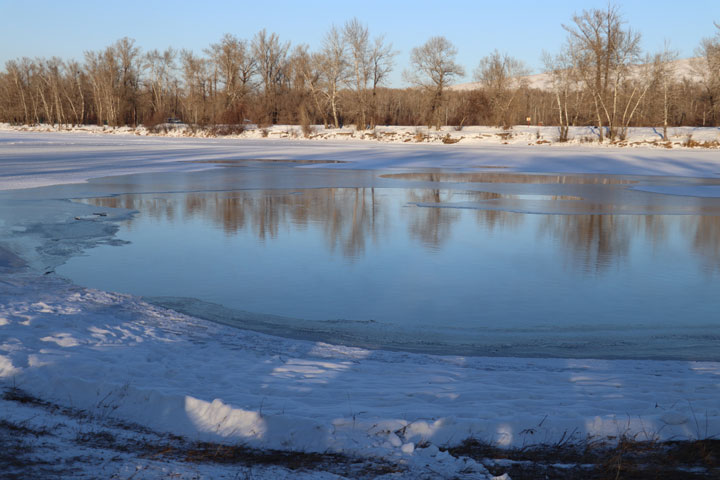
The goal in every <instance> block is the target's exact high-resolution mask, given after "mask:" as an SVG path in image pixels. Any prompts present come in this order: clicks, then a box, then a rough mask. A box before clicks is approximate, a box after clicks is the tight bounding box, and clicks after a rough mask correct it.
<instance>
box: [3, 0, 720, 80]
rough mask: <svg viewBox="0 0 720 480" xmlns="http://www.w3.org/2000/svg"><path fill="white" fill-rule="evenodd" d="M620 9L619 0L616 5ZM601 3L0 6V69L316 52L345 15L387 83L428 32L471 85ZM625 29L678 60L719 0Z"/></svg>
mask: <svg viewBox="0 0 720 480" xmlns="http://www.w3.org/2000/svg"><path fill="white" fill-rule="evenodd" d="M618 4H620V2H618ZM605 5H607V4H606V2H604V1H581V0H576V1H568V0H545V1H542V2H540V1H529V0H514V1H511V2H504V1H497V0H495V1H484V0H475V1H458V0H456V1H450V2H443V1H441V0H436V1H432V2H431V1H424V0H419V1H393V0H385V1H375V0H364V1H352V0H349V1H348V0H345V1H335V2H332V1H313V0H297V1H284V0H273V1H262V0H253V1H208V0H206V1H198V0H194V1H185V0H176V1H172V2H171V1H160V0H156V1H153V0H145V1H136V0H121V1H116V2H99V1H85V0H75V1H73V0H64V1H61V0H55V1H47V0H36V1H32V2H30V1H28V0H25V1H16V0H0V65H4V63H5V62H6V61H7V60H10V59H13V58H17V57H23V56H28V57H36V56H43V57H51V56H59V57H61V58H63V59H70V58H75V59H78V60H81V59H82V58H83V52H84V51H86V50H98V49H101V48H103V47H105V46H107V45H109V44H111V43H113V42H114V41H115V40H117V39H118V38H121V37H124V36H128V37H131V38H134V39H135V40H136V41H137V44H138V45H139V46H140V47H142V49H143V50H152V49H155V48H157V49H164V48H166V47H168V46H173V47H174V48H177V49H182V48H187V49H190V50H194V51H196V52H198V53H199V52H201V51H202V49H203V48H205V47H207V46H208V44H210V43H213V42H216V41H217V40H218V39H219V38H220V37H221V36H222V35H223V34H224V33H228V32H229V33H232V34H235V35H237V36H238V37H241V38H247V39H249V38H251V37H252V36H253V35H254V34H255V32H257V31H258V30H260V29H262V28H267V29H268V31H274V32H277V33H278V34H279V35H280V38H281V39H282V40H290V41H291V42H292V43H293V44H298V43H307V44H308V45H310V47H311V48H317V47H318V46H319V44H320V42H321V40H322V37H323V35H324V33H325V32H326V31H327V30H328V28H329V27H330V25H332V24H333V23H334V24H336V25H342V24H343V23H344V22H345V21H346V20H348V19H350V18H352V17H358V18H359V19H360V20H361V21H362V22H364V23H366V24H367V25H368V26H369V28H370V32H371V34H372V35H377V34H385V35H386V38H387V39H388V40H389V41H391V42H392V43H393V45H394V47H395V49H396V50H398V51H399V52H400V53H399V55H398V56H397V58H396V68H395V72H394V73H393V76H392V78H391V82H392V85H393V86H403V81H402V79H401V72H402V70H403V68H405V66H406V65H407V61H408V57H409V53H410V50H411V49H412V48H413V47H415V46H418V45H421V44H422V43H424V42H425V41H426V40H427V39H428V38H429V37H430V36H433V35H444V36H445V37H447V38H448V39H449V40H450V41H451V42H453V43H454V44H455V45H456V46H457V47H458V50H459V53H458V61H459V63H461V64H462V65H464V66H465V68H466V70H467V71H468V76H467V77H466V78H465V79H464V80H465V81H470V80H471V78H470V77H471V75H472V70H473V69H474V68H475V67H476V66H477V64H478V62H479V60H480V58H482V57H483V56H485V55H487V54H488V53H490V52H492V51H493V50H494V49H496V48H497V49H498V50H500V51H502V52H507V53H509V54H510V55H512V56H514V57H516V58H519V59H521V60H523V61H524V62H526V64H527V65H528V66H529V67H530V69H531V70H533V71H536V72H539V71H541V69H542V61H541V55H542V51H543V50H547V51H549V52H556V51H557V50H558V49H559V48H560V46H561V44H562V43H563V40H564V39H565V37H566V32H565V31H564V30H563V29H562V26H561V24H563V23H570V22H571V21H572V16H573V14H574V13H576V12H580V11H582V10H583V9H590V8H603V7H604V6H605ZM620 9H621V12H622V13H623V14H624V17H625V19H626V20H627V22H628V24H629V25H630V26H631V27H632V28H634V29H636V30H637V31H639V32H640V33H641V34H642V36H643V43H642V45H643V48H644V49H645V50H647V51H656V50H659V49H661V48H662V45H663V42H664V41H665V40H668V41H669V42H670V45H671V47H672V48H674V49H675V50H677V51H678V52H679V53H680V57H689V56H692V55H693V50H694V49H695V47H697V45H698V44H699V42H700V39H701V38H703V37H708V36H712V35H713V34H714V32H715V31H716V29H715V27H714V26H713V20H714V21H716V22H719V23H720V0H686V1H685V2H678V1H677V0H674V1H671V0H655V1H645V0H630V1H625V2H622V4H621V6H620Z"/></svg>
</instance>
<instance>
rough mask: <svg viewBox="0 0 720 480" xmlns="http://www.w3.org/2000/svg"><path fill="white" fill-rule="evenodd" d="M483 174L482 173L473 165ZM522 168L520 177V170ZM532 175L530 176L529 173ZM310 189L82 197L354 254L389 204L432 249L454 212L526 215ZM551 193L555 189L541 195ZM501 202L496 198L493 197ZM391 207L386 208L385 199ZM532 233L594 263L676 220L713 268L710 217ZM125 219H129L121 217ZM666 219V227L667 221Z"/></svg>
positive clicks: (719, 237) (388, 222)
mask: <svg viewBox="0 0 720 480" xmlns="http://www.w3.org/2000/svg"><path fill="white" fill-rule="evenodd" d="M417 175H422V178H423V180H426V181H430V182H439V181H441V179H443V178H445V177H447V175H445V176H443V175H441V174H432V173H430V174H417ZM478 175H484V176H486V175H488V174H478ZM523 177H525V176H523ZM531 177H532V176H531ZM397 192H398V191H397V190H384V189H380V190H377V189H374V188H319V189H304V190H301V191H290V190H247V191H232V192H215V193H207V192H200V193H187V194H126V195H120V196H116V197H105V198H94V199H90V200H88V202H89V203H91V204H93V205H98V206H102V207H110V208H125V209H130V210H139V211H141V212H143V213H144V214H145V215H148V216H149V217H150V218H154V219H163V220H167V221H169V222H173V221H177V219H178V218H191V217H193V218H202V219H204V220H205V221H209V222H211V223H212V224H214V225H216V226H218V227H219V228H221V229H222V230H223V231H224V232H225V233H226V234H227V235H236V234H238V233H239V232H243V231H246V232H252V234H253V235H255V236H256V237H257V238H258V239H260V240H262V241H265V240H267V239H272V238H276V237H277V236H278V235H280V234H281V233H282V232H283V231H287V230H291V229H306V228H308V226H309V225H311V224H312V225H313V226H315V227H316V228H318V229H319V231H321V232H322V235H323V237H324V239H325V241H326V243H327V246H328V249H329V250H330V251H331V252H336V251H339V252H341V254H342V255H344V256H345V257H348V258H351V259H352V258H359V257H361V256H362V255H363V254H364V253H365V252H366V250H367V248H368V245H369V244H370V243H374V242H377V241H378V238H379V237H381V236H385V235H391V234H392V233H393V231H394V230H393V229H394V228H397V226H396V225H394V222H396V221H397V217H395V215H396V213H395V212H396V208H395V204H396V203H398V202H399V203H400V205H402V204H403V201H404V202H406V205H407V207H406V208H400V209H399V212H400V219H402V220H403V221H404V222H406V223H407V231H408V233H409V236H410V238H412V239H415V240H416V241H418V242H419V243H420V244H421V245H423V246H425V247H427V248H431V249H440V248H443V246H444V245H445V244H446V243H447V242H448V241H449V240H450V239H451V238H452V236H453V234H454V233H453V230H455V229H456V226H457V225H458V224H459V223H460V222H461V221H462V217H463V215H474V217H475V220H476V222H477V223H478V224H479V225H480V226H481V228H480V231H479V232H478V234H482V232H490V231H493V230H494V229H504V230H508V229H514V228H516V227H518V226H519V225H521V224H522V223H523V222H525V221H527V219H528V218H529V216H528V215H526V214H521V213H511V212H507V211H503V210H501V209H498V208H494V207H496V206H499V207H501V206H502V205H500V204H501V203H502V204H503V205H505V204H509V203H508V202H512V201H515V202H518V204H519V203H520V202H522V200H512V199H510V200H508V198H507V197H508V196H506V195H500V194H497V193H491V192H480V191H467V192H466V191H457V190H447V189H428V188H417V189H403V190H402V191H401V192H402V193H401V195H404V197H403V196H401V197H398V196H397ZM458 197H461V198H462V199H463V201H466V202H467V203H469V204H474V205H481V204H483V203H485V204H486V205H490V206H492V207H493V208H489V209H485V210H481V209H475V210H472V213H470V212H471V210H462V209H458V208H447V206H448V204H452V203H453V202H457V198H458ZM549 198H550V199H551V200H553V199H554V200H558V199H562V197H557V198H553V197H549ZM503 202H504V203H503ZM390 207H392V208H390ZM584 208H586V209H587V210H588V211H591V212H593V211H598V212H600V211H603V210H602V205H601V204H597V205H596V204H585V207H584ZM538 218H540V221H539V222H538V225H539V227H538V234H539V235H550V236H551V237H552V238H553V239H555V241H556V243H557V244H558V245H559V247H560V248H561V249H563V250H564V251H565V252H566V255H567V260H568V261H569V262H570V263H571V264H572V265H573V266H574V267H575V268H580V269H582V270H585V271H588V272H598V271H602V270H604V269H607V268H608V267H610V266H611V265H614V264H617V263H618V262H622V261H624V259H626V258H627V257H628V256H629V254H630V248H631V242H632V239H633V238H636V237H638V236H642V237H644V238H646V239H647V241H648V242H650V243H651V244H652V245H653V246H655V247H659V246H662V245H664V244H667V243H668V241H669V238H670V237H671V235H670V232H671V231H672V232H675V227H677V230H678V233H679V235H681V238H682V240H683V241H684V242H686V244H687V247H686V248H688V249H690V248H692V249H694V250H695V252H696V253H697V254H698V255H700V256H702V258H704V259H705V263H706V264H707V265H710V266H711V268H712V269H713V270H715V269H719V270H720V216H709V215H705V216H701V215H698V216H683V217H682V219H678V220H677V221H672V222H671V221H670V219H672V218H677V217H672V216H663V215H609V214H594V213H592V214H578V215H541V216H540V217H538ZM130 223H131V224H132V222H130ZM671 227H673V228H671Z"/></svg>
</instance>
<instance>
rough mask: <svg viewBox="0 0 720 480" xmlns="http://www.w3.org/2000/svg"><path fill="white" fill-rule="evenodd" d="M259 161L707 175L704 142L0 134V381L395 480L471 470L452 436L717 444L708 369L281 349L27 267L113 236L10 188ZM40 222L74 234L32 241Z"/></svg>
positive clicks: (713, 369)
mask: <svg viewBox="0 0 720 480" xmlns="http://www.w3.org/2000/svg"><path fill="white" fill-rule="evenodd" d="M258 158H265V159H296V160H326V161H342V162H349V163H334V164H331V165H322V166H323V167H324V168H329V167H330V168H340V169H342V168H363V169H379V168H383V169H427V168H445V169H453V170H465V171H468V170H469V171H474V170H476V169H478V168H487V167H492V168H493V169H494V168H498V167H502V168H503V170H502V171H523V172H533V173H547V172H554V173H560V172H562V173H609V174H634V175H664V176H685V177H704V178H720V156H718V154H717V151H712V150H697V149H672V150H664V149H663V150H659V149H623V148H616V147H608V148H587V147H585V146H567V147H563V148H557V149H553V150H549V149H547V148H538V146H535V145H533V146H528V145H522V146H521V145H508V146H504V145H503V146H492V145H491V146H483V145H464V144H463V143H460V144H454V145H443V144H441V143H440V144H424V143H423V144H407V143H404V144H399V145H398V144H379V143H374V144H369V143H367V142H363V141H352V140H341V141H325V142H305V141H300V140H297V141H292V140H286V139H283V140H278V139H276V140H273V139H265V138H263V139H256V140H254V139H195V138H165V137H140V136H134V135H133V136H100V135H92V134H88V133H63V134H58V133H35V132H16V131H1V132H0V190H3V191H1V192H0V246H5V249H4V250H0V269H2V277H1V278H0V385H1V386H2V388H4V389H7V388H11V387H18V388H20V389H22V390H23V391H26V392H28V393H30V394H32V395H34V396H36V397H38V398H41V399H44V400H47V401H51V402H54V403H56V404H59V405H63V406H67V407H72V408H75V409H81V410H85V411H88V412H90V413H91V414H92V415H95V416H99V417H107V416H110V417H113V418H118V419H121V420H123V421H127V422H134V423H137V424H141V425H144V426H147V427H148V428H151V429H153V430H156V431H159V432H171V433H174V434H178V435H184V436H187V437H188V438H192V439H201V440H211V441H221V442H231V443H242V444H245V445H248V446H251V447H258V448H273V449H280V450H290V451H298V450H299V451H310V452H325V451H330V452H342V453H345V454H349V455H353V456H358V457H362V458H375V459H384V460H387V461H389V462H392V463H396V464H399V465H404V466H405V467H406V468H407V469H408V470H407V473H406V474H407V478H419V477H421V476H422V475H427V476H428V478H433V477H434V478H437V476H438V475H439V476H440V478H442V476H446V477H448V478H449V477H452V476H456V477H457V476H460V477H462V476H465V478H490V475H489V473H487V471H486V470H485V469H484V467H483V466H482V465H479V464H476V463H475V462H473V461H471V460H468V459H462V458H454V457H451V456H450V455H449V454H447V453H446V452H442V451H440V450H438V447H443V446H448V445H456V444H458V443H460V442H462V441H463V440H465V439H467V438H476V439H479V440H482V441H487V442H489V443H493V444H498V445H502V446H524V445H529V444H538V443H549V444H552V443H556V442H558V441H561V439H566V438H568V436H570V437H571V438H572V439H573V440H576V441H585V440H588V439H594V440H595V439H600V440H602V439H613V438H618V437H620V436H623V435H626V436H629V437H634V438H636V439H638V440H644V439H653V440H655V439H656V440H668V439H676V440H678V439H696V438H705V437H711V436H716V435H718V434H720V404H718V402H717V398H720V364H718V363H717V362H680V361H630V360H612V361H611V360H592V359H588V360H567V359H522V358H482V357H457V356H446V357H439V356H430V355H421V354H410V353H398V352H384V351H373V350H365V349H358V348H350V347H342V346H335V345H328V344H324V343H318V342H306V341H296V340H287V339H282V338H277V337H271V336H267V335H262V334H259V333H253V332H248V331H242V330H238V329H234V328H230V327H226V326H222V325H218V324H213V323H210V322H206V321H203V320H199V319H195V318H191V317H188V316H185V315H181V314H178V313H176V312H173V311H171V310H165V309H162V308H159V307H156V306H152V305H150V304H148V303H146V302H144V301H143V300H142V299H139V298H136V297H131V296H127V295H120V294H115V293H109V292H102V291H97V290H92V289H85V288H81V287H78V286H75V285H72V284H71V283H70V282H68V281H67V280H65V279H62V278H57V277H55V276H54V275H45V273H46V272H48V271H51V269H52V268H51V267H52V266H53V264H52V261H53V260H52V258H50V257H52V255H54V257H53V258H55V259H56V260H57V261H61V259H62V257H63V255H69V254H73V253H75V252H77V251H78V250H77V249H81V248H84V247H87V246H89V245H91V244H93V242H100V241H112V235H113V230H112V226H111V225H110V224H109V223H108V222H107V219H108V218H111V217H112V215H113V214H112V212H103V213H109V217H100V216H98V218H95V219H92V220H90V219H88V218H91V216H92V214H93V213H97V208H95V209H94V210H93V209H91V207H89V206H81V205H70V204H69V202H66V201H65V200H64V199H63V198H62V197H61V196H58V195H59V194H58V192H53V194H52V195H51V196H47V195H44V194H42V191H40V190H38V191H37V192H33V191H28V190H22V189H27V188H30V187H40V186H47V185H56V184H67V183H77V182H83V181H85V180H88V179H90V178H98V177H104V176H109V175H119V174H128V173H142V172H163V171H168V172H170V171H192V170H198V169H202V168H215V167H216V166H217V165H218V164H216V163H190V162H191V161H192V162H217V161H227V160H240V159H258ZM315 167H316V165H303V166H302V167H299V168H315ZM697 188H706V189H707V188H711V187H708V186H705V187H697ZM715 188H717V187H715ZM38 192H39V193H38ZM682 193H683V194H685V195H692V194H694V193H696V191H695V190H692V189H690V188H687V189H686V190H683V192H682ZM121 214H123V212H121ZM76 218H81V220H76ZM51 230H52V231H55V232H56V233H58V232H59V233H61V234H62V235H68V232H74V233H73V234H72V235H74V236H73V237H72V238H68V239H66V241H64V242H56V243H59V244H60V245H57V246H55V247H53V248H52V249H51V248H49V247H48V246H47V244H49V243H50V242H52V241H53V236H52V235H49V234H48V232H49V231H51ZM56 236H57V235H56ZM73 246H74V247H73ZM38 247H40V248H38ZM38 252H41V253H38ZM48 252H50V253H48ZM0 405H2V410H1V411H2V414H1V415H0V416H2V417H3V418H5V419H10V420H12V421H17V422H21V421H30V423H32V421H33V420H31V419H30V417H32V415H33V414H32V413H30V412H28V411H27V408H26V407H23V406H18V405H17V404H15V403H13V402H11V401H6V400H3V401H2V403H0ZM98 471H102V470H98ZM438 472H439V473H438ZM276 473H277V472H276ZM206 474H207V473H206ZM208 475H209V474H208ZM261 475H263V473H262V472H259V473H258V476H256V477H255V478H263V477H262V476H261ZM267 475H268V476H267V477H266V478H273V476H274V475H275V474H273V475H271V474H270V473H267ZM278 476H279V475H278ZM328 478H332V477H328ZM393 478H397V477H393Z"/></svg>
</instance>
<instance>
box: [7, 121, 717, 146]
mask: <svg viewBox="0 0 720 480" xmlns="http://www.w3.org/2000/svg"><path fill="white" fill-rule="evenodd" d="M243 128H244V131H242V132H241V133H233V134H229V135H219V134H218V133H217V131H222V130H223V128H222V127H220V128H218V129H217V131H215V130H213V129H212V128H204V129H203V128H198V129H194V128H191V127H190V126H189V125H185V124H179V125H178V124H166V125H159V126H157V127H155V128H153V129H147V128H145V127H143V126H139V127H137V128H134V127H98V126H94V125H81V126H70V125H33V126H11V125H8V124H1V123H0V131H5V132H63V133H90V134H110V135H123V136H127V135H133V136H161V137H182V138H188V137H198V138H233V139H265V140H273V139H275V140H277V139H284V140H288V141H305V142H318V141H325V142H327V141H328V140H331V141H336V142H346V143H358V142H365V143H391V144H407V143H417V144H443V145H445V147H446V148H448V147H451V146H453V145H455V146H461V145H462V146H468V145H471V146H475V147H477V146H499V145H516V146H519V145H524V146H527V145H532V146H536V147H542V148H551V147H558V148H573V147H577V146H582V147H590V148H598V147H600V148H607V147H610V148H621V147H624V148H643V149H646V148H657V149H688V148H689V149H703V148H704V149H708V148H710V149H718V148H720V128H715V127H671V128H668V138H667V139H666V138H663V133H662V128H660V127H657V128H654V127H632V128H629V129H628V131H627V136H626V138H625V139H624V140H622V141H619V140H618V141H614V142H610V141H609V140H607V139H605V141H604V142H603V143H599V142H598V139H599V131H598V129H597V128H595V127H591V126H587V127H571V128H570V132H569V135H568V141H567V142H563V143H559V142H558V135H559V132H558V128H557V127H551V126H542V125H516V126H514V127H513V128H512V129H510V130H504V129H502V128H497V127H484V126H466V127H463V128H462V129H457V128H455V127H452V126H446V127H442V128H441V129H439V130H436V129H434V128H427V127H407V126H382V125H381V126H377V127H375V128H374V129H372V130H364V131H358V130H356V129H355V128H354V127H352V126H349V127H343V128H327V129H326V128H324V127H323V126H322V125H315V126H313V127H311V129H312V133H310V134H309V135H307V136H306V135H304V134H303V131H302V128H301V127H300V126H298V125H272V126H268V127H263V128H261V127H258V126H256V125H246V126H244V127H243ZM227 130H228V131H229V130H230V129H227Z"/></svg>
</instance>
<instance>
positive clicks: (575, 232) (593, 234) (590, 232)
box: [540, 215, 639, 271]
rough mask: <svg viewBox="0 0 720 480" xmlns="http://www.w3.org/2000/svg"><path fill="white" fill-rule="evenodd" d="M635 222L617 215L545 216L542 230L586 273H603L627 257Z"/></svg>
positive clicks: (633, 219)
mask: <svg viewBox="0 0 720 480" xmlns="http://www.w3.org/2000/svg"><path fill="white" fill-rule="evenodd" d="M636 220H637V219H636V218H633V217H630V216H616V215H546V216H545V217H544V219H543V221H542V222H541V224H540V231H541V232H544V233H548V234H550V235H552V236H553V237H555V238H557V239H559V240H560V243H561V245H562V246H563V247H564V248H565V249H566V251H567V252H568V254H569V255H570V260H571V261H572V262H573V263H575V264H577V265H579V266H580V267H581V268H582V269H583V270H586V271H600V270H603V269H605V268H607V267H609V266H610V265H612V264H613V263H616V262H618V261H619V260H622V259H624V258H625V257H627V255H628V253H629V250H630V240H631V238H632V235H633V231H634V230H635V231H636V228H637V227H638V226H639V225H638V224H637V223H636ZM633 227H635V228H633Z"/></svg>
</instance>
